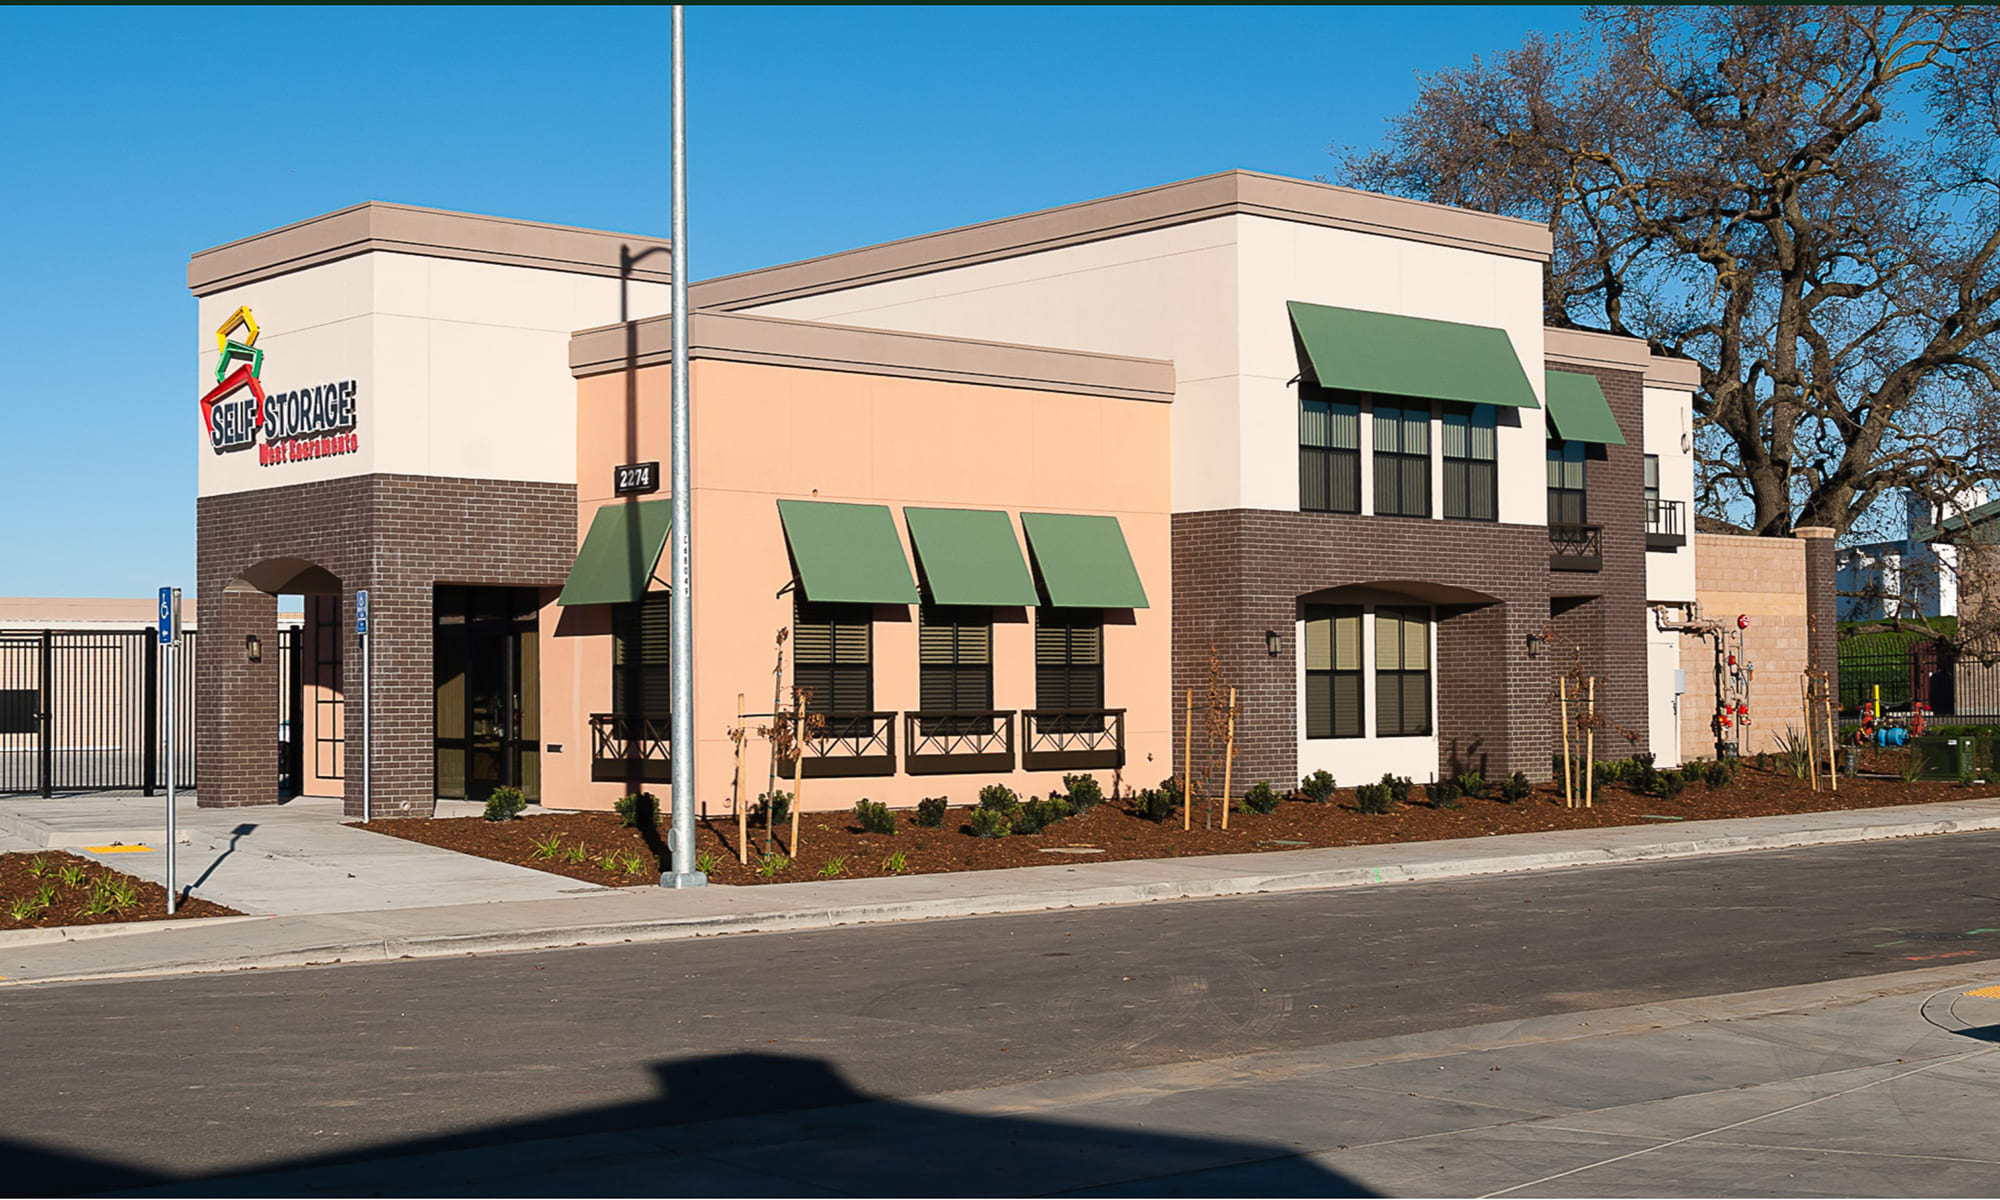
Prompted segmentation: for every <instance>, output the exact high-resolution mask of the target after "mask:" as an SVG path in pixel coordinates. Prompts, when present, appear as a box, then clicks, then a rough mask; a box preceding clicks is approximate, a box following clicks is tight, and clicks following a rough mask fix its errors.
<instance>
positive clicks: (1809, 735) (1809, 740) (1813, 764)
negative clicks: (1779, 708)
mask: <svg viewBox="0 0 2000 1200" xmlns="http://www.w3.org/2000/svg"><path fill="white" fill-rule="evenodd" d="M1799 711H1800V712H1801V713H1802V714H1803V715H1804V717H1805V727H1806V774H1807V775H1808V776H1809V777H1810V778H1811V779H1812V790H1813V791H1815V792H1816V791H1818V790H1819V747H1818V746H1816V745H1814V743H1815V742H1817V741H1818V740H1819V739H1818V738H1816V737H1814V736H1813V710H1812V676H1810V675H1807V674H1804V673H1803V672H1802V673H1800V675H1799Z"/></svg>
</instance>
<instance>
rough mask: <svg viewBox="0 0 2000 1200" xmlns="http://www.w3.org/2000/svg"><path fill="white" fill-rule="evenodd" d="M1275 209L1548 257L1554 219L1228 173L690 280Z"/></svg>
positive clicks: (840, 266)
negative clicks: (1549, 222) (1545, 220)
mask: <svg viewBox="0 0 2000 1200" xmlns="http://www.w3.org/2000/svg"><path fill="white" fill-rule="evenodd" d="M1238 214H1241V215H1249V216H1262V217H1270V218H1273V219H1277V220H1286V221H1297V222H1301V223H1304V224H1312V225H1320V226H1325V227H1331V228H1337V229H1351V230H1354V231H1356V232H1362V233H1371V234H1376V235H1378V236H1385V237H1395V238H1401V239H1405V240H1409V241H1417V242H1426V243H1430V244H1434V245H1443V246H1451V247H1454V248H1457V249H1466V250H1476V251H1479V252H1482V253H1489V254H1498V255H1503V256H1506V257H1510V258H1524V259H1530V260H1533V261H1536V262H1547V261H1548V259H1549V256H1550V254H1551V252H1552V247H1553V240H1552V237H1551V235H1550V233H1549V230H1548V228H1547V227H1546V226H1544V225H1540V224H1537V223H1535V222H1533V221H1524V220H1522V219H1520V218H1518V217H1504V216H1498V215H1495V214H1492V213H1482V212H1476V211H1473V210H1471V209H1461V208H1452V207H1449V206H1447V205H1442V204H1432V203H1429V202H1427V201H1422V200H1410V199H1406V198H1404V197H1401V196H1387V195H1382V194H1380V193H1376V192H1363V191H1357V190H1356V189H1353V188H1345V187H1338V186H1336V185H1333V184H1327V183H1318V182H1314V181H1310V180H1304V179H1291V178H1287V177H1285V176H1280V175H1269V174H1264V173H1262V172H1257V171H1240V170H1239V171H1224V172H1221V173H1219V174H1215V175H1204V176H1200V177H1198V178H1195V179H1186V180H1181V181H1179V182H1176V183H1168V184H1161V185H1158V186H1156V187H1151V188H1144V189H1141V190H1139V191H1135V192H1123V193H1120V194H1118V195H1114V196H1103V197H1099V198H1097V199H1094V200H1084V201H1080V202H1077V203H1075V204H1067V205H1062V206H1060V207H1057V208H1048V209H1042V210H1039V211H1036V212H1030V213H1020V214H1016V215H1014V216H1008V217H1000V218H997V219H994V220H991V221H982V222H979V223H976V224H972V225H964V226H959V227H957V228H954V229H945V230H939V231H936V232H933V233H925V234H918V235H916V236H914V237H908V238H899V239H897V240H894V241H889V242H880V243H877V244H875V245H872V246H863V247H859V248H857V249H853V250H843V251H840V252H838V253H834V254H827V255H821V256H819V257H817V258H808V259H802V260H800V261H798V262H792V263H782V264H779V265H776V266H770V267H760V268H758V269H756V270H753V271H743V272H739V273H737V274H734V275H724V276H719V277H717V278H715V279H708V280H702V281H699V282H695V283H692V284H690V287H691V288H692V289H693V291H694V292H695V295H696V301H695V303H696V304H697V305H698V306H699V307H701V308H703V309H722V310H730V309H739V308H750V307H755V306H757V305H760V304H773V303H777V302H778V301H781V300H787V299H794V298H797V297H799V296H807V295H815V294H819V293H824V292H834V291H841V290H844V289H846V288H852V287H860V286H863V285H866V284H871V283H881V282H885V281H888V280H891V279H900V278H907V277H910V276H915V275H924V274H929V273H932V272H935V271H941V270H948V269H950V268H953V267H961V266H970V265H974V264H976V263H981V262H991V261H994V260H997V259H1003V258H1013V257H1019V256H1021V255H1025V254H1034V253H1039V252H1043V251H1047V250H1055V249H1061V248H1063V247H1066V246H1074V245H1081V244H1085V243H1089V242H1095V241H1104V240H1108V239H1110V238H1115V237H1124V236H1128V235H1131V234H1135V233H1144V232H1148V231H1151V230H1154V229H1162V228H1167V227H1170V226H1174V225H1183V224H1187V223H1190V222H1193V221H1201V220H1209V219H1212V218H1215V217H1224V216H1232V215H1238Z"/></svg>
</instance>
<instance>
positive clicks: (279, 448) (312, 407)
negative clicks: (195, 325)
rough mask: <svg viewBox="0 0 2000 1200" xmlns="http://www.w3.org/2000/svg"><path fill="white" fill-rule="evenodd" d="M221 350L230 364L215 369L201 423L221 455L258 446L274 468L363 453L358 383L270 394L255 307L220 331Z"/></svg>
mask: <svg viewBox="0 0 2000 1200" xmlns="http://www.w3.org/2000/svg"><path fill="white" fill-rule="evenodd" d="M215 347H216V349H217V350H219V351H221V354H222V358H221V360H220V361H219V362H217V363H216V364H215V386H214V387H212V388H210V389H209V390H208V391H207V392H206V393H205V394H203V396H202V398H201V420H202V424H203V425H204V426H206V427H207V429H208V444H209V448H210V449H212V450H214V451H215V452H216V453H217V454H229V453H232V452H234V451H237V450H248V449H249V448H250V447H252V446H257V461H258V462H259V463H260V464H261V465H263V466H267V467H271V466H276V465H278V464H279V463H288V462H305V461H307V460H310V459H315V458H326V457H329V456H331V455H335V454H352V453H354V452H355V451H356V450H359V449H360V448H361V443H360V439H359V437H358V436H357V435H356V434H355V432H354V427H355V423H356V422H355V413H354V400H355V393H356V390H357V389H356V386H355V382H354V380H352V379H347V380H341V381H338V382H334V383H322V384H314V385H313V386H312V387H304V388H300V389H298V390H297V391H273V392H270V393H268V394H267V393H266V392H265V390H264V351H263V350H262V349H260V348H259V347H258V345H257V318H256V317H254V316H252V315H251V313H250V308H249V306H248V305H245V306H243V307H242V308H239V309H237V310H236V311H235V312H234V313H231V314H230V316H229V319H228V320H227V321H224V322H223V323H222V324H221V325H220V326H219V327H218V328H217V329H216V331H215ZM260 439H261V441H262V444H261V445H259V444H258V443H259V441H260Z"/></svg>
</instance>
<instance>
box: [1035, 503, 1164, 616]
mask: <svg viewBox="0 0 2000 1200" xmlns="http://www.w3.org/2000/svg"><path fill="white" fill-rule="evenodd" d="M1021 528H1022V529H1024V530H1026V531H1027V533H1028V549H1029V550H1030V551H1031V552H1032V553H1033V554H1034V556H1035V566H1037V567H1039V568H1040V569H1041V572H1042V583H1043V585H1044V586H1046V587H1047V588H1048V592H1049V603H1050V604H1052V605H1054V606H1055V607H1057V608H1145V607H1147V604H1146V589H1145V587H1143V586H1142V585H1141V584H1140V583H1139V568H1138V567H1135V566H1133V565H1132V551H1131V549H1130V548H1129V547H1128V546H1126V545H1125V531H1124V530H1123V529H1120V528H1119V527H1118V518H1117V517H1084V516H1076V515H1074V514H1068V513H1022V514H1021Z"/></svg>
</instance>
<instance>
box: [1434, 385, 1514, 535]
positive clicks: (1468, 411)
mask: <svg viewBox="0 0 2000 1200" xmlns="http://www.w3.org/2000/svg"><path fill="white" fill-rule="evenodd" d="M1439 424H1440V426H1441V428H1440V430H1439V432H1438V440H1439V441H1440V442H1441V443H1442V446H1441V449H1442V450H1443V451H1444V515H1445V517H1446V519H1448V520H1456V521H1497V520H1499V519H1500V471H1499V457H1500V454H1499V445H1498V441H1499V425H1500V419H1499V410H1498V409H1496V408H1494V407H1493V406H1492V405H1491V404H1471V405H1464V406H1460V405H1453V406H1451V407H1450V408H1447V409H1446V410H1445V413H1444V416H1443V418H1442V419H1441V420H1440V422H1439Z"/></svg>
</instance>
